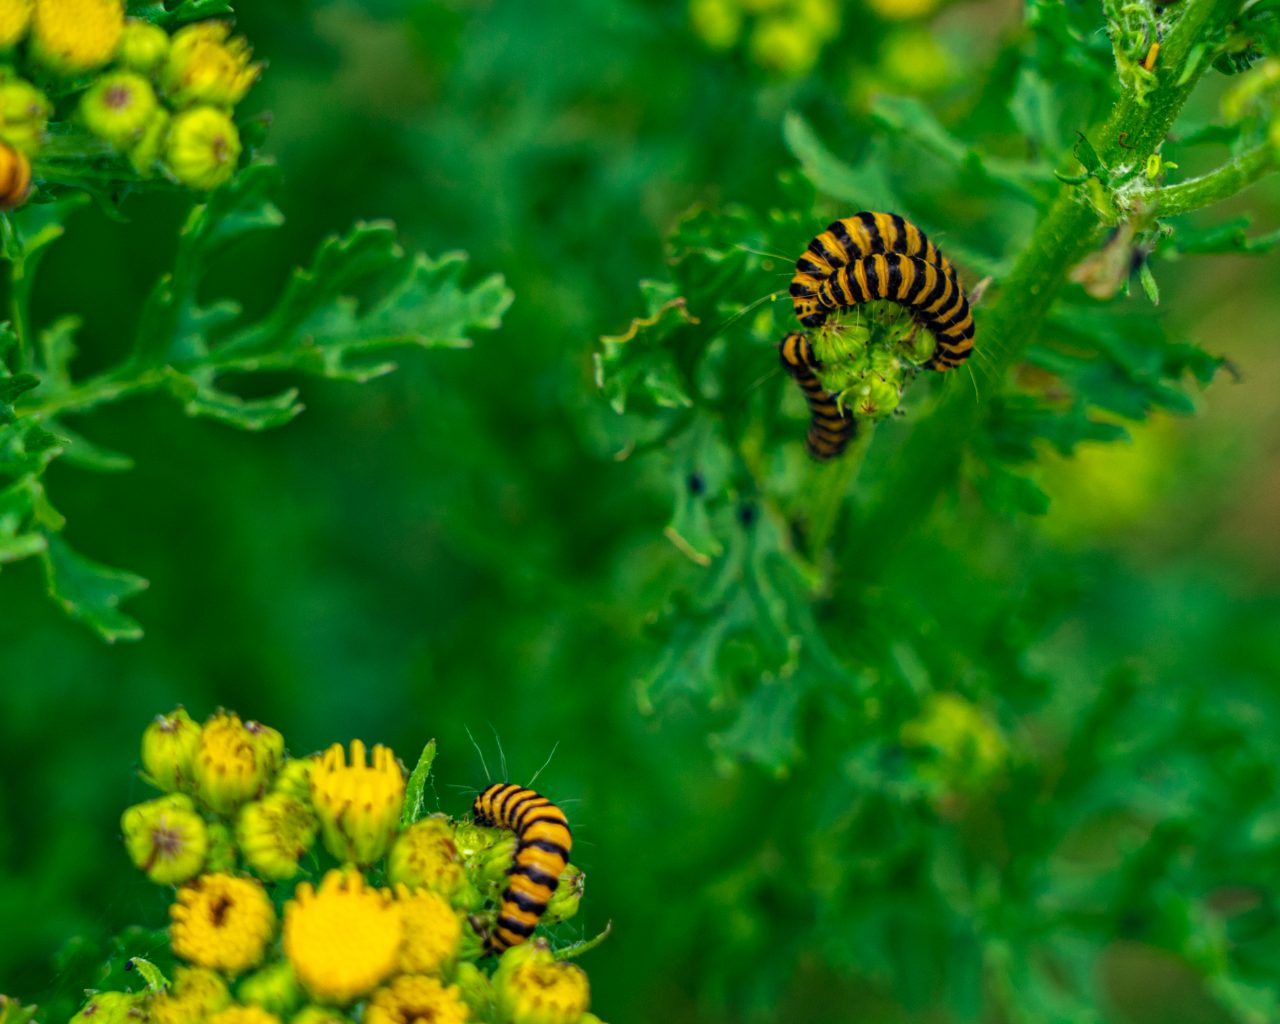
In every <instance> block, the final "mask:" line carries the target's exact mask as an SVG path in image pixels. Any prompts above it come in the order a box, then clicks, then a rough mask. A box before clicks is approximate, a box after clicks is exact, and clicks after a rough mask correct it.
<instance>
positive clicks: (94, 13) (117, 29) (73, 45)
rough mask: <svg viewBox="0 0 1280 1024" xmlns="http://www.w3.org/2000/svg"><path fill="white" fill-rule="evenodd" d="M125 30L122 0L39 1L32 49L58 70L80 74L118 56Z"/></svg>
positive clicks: (32, 35)
mask: <svg viewBox="0 0 1280 1024" xmlns="http://www.w3.org/2000/svg"><path fill="white" fill-rule="evenodd" d="M123 31H124V4H123V3H122V0H36V4H35V17H34V18H33V19H32V23H31V41H32V50H33V53H34V54H35V56H36V57H37V59H38V60H40V62H41V63H43V64H46V65H48V66H49V67H50V68H52V69H53V70H55V71H60V72H63V73H64V74H69V75H75V74H80V73H81V72H84V71H91V70H93V69H94V68H96V67H100V66H101V65H103V64H105V63H106V62H107V61H109V60H110V59H111V58H112V57H113V56H115V52H116V47H117V46H119V45H120V35H121V33H122V32H123Z"/></svg>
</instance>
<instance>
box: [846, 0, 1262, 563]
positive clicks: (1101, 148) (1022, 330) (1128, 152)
mask: <svg viewBox="0 0 1280 1024" xmlns="http://www.w3.org/2000/svg"><path fill="white" fill-rule="evenodd" d="M1240 2H1241V0H1188V2H1187V3H1186V4H1185V5H1184V6H1183V9H1182V17H1181V18H1180V19H1179V21H1178V23H1177V25H1175V26H1174V28H1173V31H1172V32H1170V34H1169V36H1168V37H1167V39H1166V40H1165V44H1164V46H1163V48H1162V50H1161V60H1160V63H1159V64H1157V65H1156V69H1155V74H1156V77H1157V85H1156V87H1155V88H1154V89H1153V90H1151V91H1149V92H1148V93H1147V95H1146V97H1145V99H1143V98H1141V97H1139V95H1138V94H1137V93H1136V92H1135V91H1134V90H1133V89H1126V90H1125V91H1124V92H1123V93H1122V94H1121V96H1120V98H1119V100H1118V101H1117V102H1116V105H1115V107H1114V108H1113V110H1112V112H1111V115H1110V116H1109V117H1108V118H1107V120H1106V122H1105V124H1103V126H1102V127H1101V129H1099V132H1098V137H1099V139H1100V144H1099V145H1097V146H1095V149H1096V150H1097V152H1098V153H1099V155H1100V157H1101V158H1102V161H1103V163H1104V164H1105V165H1106V166H1107V167H1109V168H1112V170H1113V173H1115V172H1118V171H1119V169H1121V168H1123V167H1125V166H1129V167H1131V168H1133V169H1135V170H1140V169H1142V168H1144V167H1145V165H1146V159H1147V157H1148V156H1149V155H1150V154H1151V153H1153V152H1155V150H1156V148H1157V147H1158V146H1159V145H1160V144H1161V143H1162V142H1163V141H1164V139H1165V136H1166V135H1167V134H1168V132H1169V129H1170V128H1171V127H1172V125H1173V121H1174V119H1175V117H1176V116H1177V114H1178V111H1179V110H1181V109H1182V105H1183V103H1185V102H1186V99H1187V96H1188V95H1189V93H1190V92H1191V89H1192V88H1193V87H1194V86H1195V83H1196V81H1197V80H1198V78H1199V76H1200V74H1201V73H1202V72H1203V71H1204V69H1205V67H1206V66H1207V64H1208V60H1207V55H1206V53H1205V52H1204V49H1203V48H1202V47H1200V48H1197V44H1198V43H1200V41H1201V40H1202V39H1203V37H1204V35H1205V30H1206V28H1207V27H1209V26H1210V25H1212V24H1215V23H1217V22H1219V21H1221V20H1223V19H1225V18H1227V17H1229V16H1230V14H1231V13H1232V12H1233V11H1235V10H1237V9H1238V8H1239V6H1240ZM1122 140H1123V142H1124V144H1123V145H1122ZM1100 227H1101V225H1100V224H1099V221H1098V216H1097V214H1096V213H1095V212H1094V210H1093V208H1092V207H1091V206H1090V205H1089V204H1088V203H1087V202H1086V201H1085V199H1084V198H1083V191H1082V190H1081V189H1079V188H1078V187H1076V186H1069V185H1067V186H1064V187H1063V188H1062V189H1060V190H1059V193H1058V196H1057V198H1056V199H1055V200H1054V202H1053V204H1052V205H1051V206H1050V207H1049V210H1048V211H1047V212H1046V213H1045V215H1044V216H1043V218H1042V219H1041V221H1040V223H1039V225H1038V226H1037V227H1036V230H1035V231H1034V233H1033V234H1032V237H1031V240H1030V242H1029V243H1028V245H1027V247H1026V249H1025V250H1024V251H1023V252H1022V254H1021V256H1019V257H1018V259H1017V261H1016V262H1015V264H1014V267H1013V270H1012V271H1011V272H1010V273H1009V276H1008V277H1007V278H1005V280H1003V281H1001V282H1000V284H999V295H998V296H997V298H996V300H995V302H994V303H993V304H992V305H991V306H990V307H989V308H988V309H986V310H982V309H980V310H979V311H978V313H977V322H978V334H977V339H976V342H977V343H976V348H975V353H974V358H973V359H972V360H970V362H969V363H968V364H967V367H968V372H969V373H970V374H971V375H972V378H973V387H970V386H968V382H967V381H964V380H962V379H961V378H960V376H959V374H952V375H951V379H948V380H947V381H946V387H945V388H944V389H943V393H942V395H941V397H940V398H939V399H938V402H937V404H936V406H935V408H934V411H933V415H931V416H929V417H928V418H927V419H925V420H923V421H922V422H920V423H919V424H918V425H917V426H916V428H915V429H914V430H913V431H912V432H911V434H910V436H909V437H908V438H907V439H906V442H905V443H904V445H903V448H902V451H901V453H900V454H899V455H898V457H897V458H896V459H895V460H894V465H893V468H892V469H891V471H890V474H889V475H888V476H887V478H886V480H885V486H884V489H883V491H882V492H881V493H882V494H883V495H884V496H885V498H884V500H881V501H879V502H878V503H877V504H876V505H875V506H874V507H873V508H872V509H870V511H869V513H868V515H867V517H866V519H865V521H864V522H863V523H862V524H860V527H859V529H858V531H857V534H858V536H860V537H874V538H876V542H875V544H873V545H864V546H863V547H861V548H860V549H859V552H860V553H859V558H860V559H861V560H862V564H863V565H864V566H865V567H866V569H867V571H868V572H869V573H872V574H875V573H877V572H879V571H881V570H882V569H883V565H884V563H885V561H886V560H887V559H889V558H891V557H892V555H893V553H894V551H895V550H896V548H897V547H898V544H899V543H900V542H901V541H902V540H903V539H904V538H905V537H907V536H908V535H909V534H910V533H911V532H912V531H913V530H914V529H916V528H917V527H918V525H919V523H920V522H921V520H922V519H923V518H924V517H925V516H926V515H927V514H928V513H929V511H930V510H931V509H932V508H933V505H934V502H935V501H936V499H937V497H938V495H939V494H940V493H941V492H942V491H943V490H945V489H946V488H947V487H948V486H949V485H950V484H951V483H952V482H953V481H954V480H955V479H956V477H957V475H958V470H959V465H960V461H961V458H962V455H963V452H964V449H965V447H966V445H967V444H968V442H969V439H970V438H971V437H972V435H973V434H974V432H975V431H976V430H977V429H978V428H979V426H980V424H981V420H982V414H983V412H984V409H983V406H982V404H981V403H982V402H983V400H984V399H986V398H989V397H990V396H992V395H994V394H997V393H998V392H999V391H1000V390H1001V388H1002V386H1003V384H1004V379H1005V377H1006V375H1007V374H1008V373H1009V371H1010V370H1011V369H1012V368H1013V367H1014V366H1016V365H1017V364H1018V362H1019V361H1020V360H1021V359H1022V356H1023V354H1024V353H1025V352H1026V350H1027V348H1028V346H1029V345H1030V344H1031V342H1032V341H1033V340H1034V339H1035V336H1036V333H1037V331H1038V329H1039V327H1040V325H1041V324H1042V323H1043V321H1044V319H1045V317H1046V315H1047V314H1048V312H1049V309H1050V307H1052V305H1053V303H1054V301H1055V300H1056V299H1057V297H1058V294H1059V293H1060V292H1061V290H1062V288H1063V286H1064V285H1065V283H1066V279H1067V272H1068V270H1069V269H1070V268H1071V267H1072V266H1073V265H1074V264H1076V263H1078V262H1079V261H1080V259H1082V258H1083V257H1084V255H1085V254H1086V253H1087V252H1088V251H1089V250H1090V249H1091V248H1092V247H1093V246H1094V244H1095V239H1096V237H1097V235H1098V233H1099V229H1100ZM984 312H985V314H986V315H985V316H984V315H983V313H984ZM963 372H965V371H964V370H962V371H961V373H963Z"/></svg>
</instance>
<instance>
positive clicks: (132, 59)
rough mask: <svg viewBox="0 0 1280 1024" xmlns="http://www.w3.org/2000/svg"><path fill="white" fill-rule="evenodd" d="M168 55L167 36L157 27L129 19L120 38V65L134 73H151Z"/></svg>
mask: <svg viewBox="0 0 1280 1024" xmlns="http://www.w3.org/2000/svg"><path fill="white" fill-rule="evenodd" d="M168 53H169V36H168V35H167V34H166V33H165V30H164V29H162V28H160V27H159V26H158V25H152V24H151V23H150V22H146V21H142V20H141V19H138V18H130V19H128V20H127V21H126V22H125V23H124V34H123V35H122V36H121V37H120V63H121V64H123V65H124V66H125V67H127V68H130V69H132V70H134V71H144V72H145V71H151V70H153V69H154V68H155V67H156V65H157V64H159V63H160V62H161V61H162V60H164V59H165V57H166V56H167V55H168Z"/></svg>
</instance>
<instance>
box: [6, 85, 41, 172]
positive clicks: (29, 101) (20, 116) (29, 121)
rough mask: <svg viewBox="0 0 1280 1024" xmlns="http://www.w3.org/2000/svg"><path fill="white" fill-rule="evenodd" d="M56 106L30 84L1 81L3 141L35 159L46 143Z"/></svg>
mask: <svg viewBox="0 0 1280 1024" xmlns="http://www.w3.org/2000/svg"><path fill="white" fill-rule="evenodd" d="M52 111H53V104H51V103H50V102H49V100H48V98H47V97H46V96H45V94H44V93H42V92H41V91H40V90H39V89H37V88H36V87H35V86H34V85H32V84H31V83H30V82H24V81H23V80H22V79H21V78H3V77H0V139H3V140H4V141H5V142H7V143H9V145H11V146H13V147H14V148H16V149H20V150H22V152H24V153H26V154H27V156H33V155H35V153H36V152H37V150H39V149H40V143H41V142H43V141H44V133H45V129H46V128H47V127H48V125H49V114H50V113H51V112H52Z"/></svg>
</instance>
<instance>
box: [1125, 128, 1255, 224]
mask: <svg viewBox="0 0 1280 1024" xmlns="http://www.w3.org/2000/svg"><path fill="white" fill-rule="evenodd" d="M1278 162H1280V161H1278V160H1277V152H1276V148H1275V147H1274V146H1271V145H1267V144H1263V145H1261V146H1258V147H1257V148H1255V149H1250V150H1247V151H1246V152H1244V153H1241V154H1240V155H1239V156H1238V157H1236V158H1235V159H1234V160H1232V161H1230V162H1229V163H1226V164H1223V165H1222V166H1221V167H1219V168H1218V169H1217V170H1216V171H1210V172H1209V173H1208V174H1204V175H1201V176H1200V177H1199V178H1192V179H1191V180H1190V181H1182V182H1179V183H1178V184H1176V185H1166V186H1165V187H1164V188H1157V189H1152V190H1151V191H1150V192H1146V193H1143V196H1142V198H1143V200H1144V201H1146V202H1150V203H1152V204H1153V209H1154V210H1155V212H1156V215H1157V216H1159V217H1175V216H1177V215H1178V214H1180V213H1190V212H1191V211H1192V210H1199V209H1200V208H1201V207H1204V206H1210V205H1212V204H1213V203H1216V202H1220V201H1221V200H1223V199H1226V198H1228V197H1229V196H1233V195H1235V194H1236V193H1237V192H1239V191H1240V190H1241V189H1244V188H1248V187H1249V186H1250V185H1252V184H1253V183H1254V182H1255V181H1258V180H1259V179H1260V178H1262V177H1263V176H1264V175H1266V174H1267V173H1269V172H1270V171H1273V170H1275V169H1276V165H1277V163H1278Z"/></svg>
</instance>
